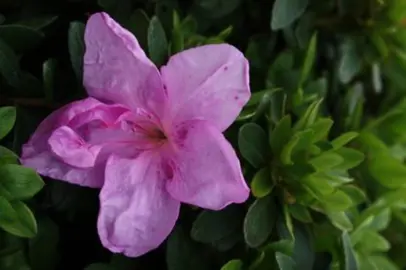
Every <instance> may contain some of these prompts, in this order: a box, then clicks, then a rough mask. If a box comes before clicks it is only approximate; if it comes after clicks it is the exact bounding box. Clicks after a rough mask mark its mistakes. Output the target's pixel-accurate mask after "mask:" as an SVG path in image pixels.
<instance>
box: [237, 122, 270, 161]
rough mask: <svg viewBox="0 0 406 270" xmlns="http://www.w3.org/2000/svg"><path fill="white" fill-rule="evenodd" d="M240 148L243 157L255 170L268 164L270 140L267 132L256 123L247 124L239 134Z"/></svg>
mask: <svg viewBox="0 0 406 270" xmlns="http://www.w3.org/2000/svg"><path fill="white" fill-rule="evenodd" d="M238 146H239V149H240V152H241V155H242V156H243V157H244V158H245V159H246V160H247V161H248V162H249V163H250V164H251V165H252V166H254V167H255V168H260V167H262V166H263V165H265V164H266V162H267V159H268V151H267V149H268V148H269V147H268V140H267V136H266V133H265V131H264V130H263V129H262V128H261V127H260V126H259V125H257V124H255V123H247V124H245V125H243V126H242V127H241V128H240V131H239V133H238Z"/></svg>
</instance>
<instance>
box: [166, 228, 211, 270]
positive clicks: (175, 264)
mask: <svg viewBox="0 0 406 270" xmlns="http://www.w3.org/2000/svg"><path fill="white" fill-rule="evenodd" d="M166 245H167V246H166V264H167V267H168V270H190V269H195V270H210V269H213V268H212V267H211V265H210V261H208V260H206V258H205V257H204V256H202V252H201V250H199V249H198V248H197V246H195V245H194V243H193V241H191V239H190V238H188V237H187V235H186V234H185V233H184V232H183V230H182V228H181V227H180V226H179V225H178V226H176V227H175V229H174V230H173V231H172V233H171V234H170V236H169V238H168V241H167V244H166Z"/></svg>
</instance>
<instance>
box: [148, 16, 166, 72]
mask: <svg viewBox="0 0 406 270" xmlns="http://www.w3.org/2000/svg"><path fill="white" fill-rule="evenodd" d="M148 52H149V57H150V58H151V60H152V62H154V63H155V64H156V65H157V66H160V65H162V64H163V63H164V62H165V60H166V57H167V56H168V40H167V38H166V35H165V30H164V28H163V27H162V24H161V22H160V21H159V19H158V17H156V16H154V17H152V19H151V21H150V22H149V26H148Z"/></svg>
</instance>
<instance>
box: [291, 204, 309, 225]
mask: <svg viewBox="0 0 406 270" xmlns="http://www.w3.org/2000/svg"><path fill="white" fill-rule="evenodd" d="M288 208H289V212H290V214H291V215H292V216H293V217H294V218H296V219H297V220H300V221H301V222H305V223H310V222H312V217H311V215H310V212H309V210H307V208H306V207H305V206H303V205H300V204H297V203H296V204H292V205H289V206H288Z"/></svg>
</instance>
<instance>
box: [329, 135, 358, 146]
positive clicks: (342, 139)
mask: <svg viewBox="0 0 406 270" xmlns="http://www.w3.org/2000/svg"><path fill="white" fill-rule="evenodd" d="M356 137H358V133H357V132H354V131H350V132H347V133H344V134H342V135H340V136H339V137H337V138H335V139H334V140H332V141H331V145H332V146H333V147H334V149H338V148H340V147H342V146H344V145H346V144H347V143H349V142H350V141H352V140H353V139H355V138H356Z"/></svg>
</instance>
